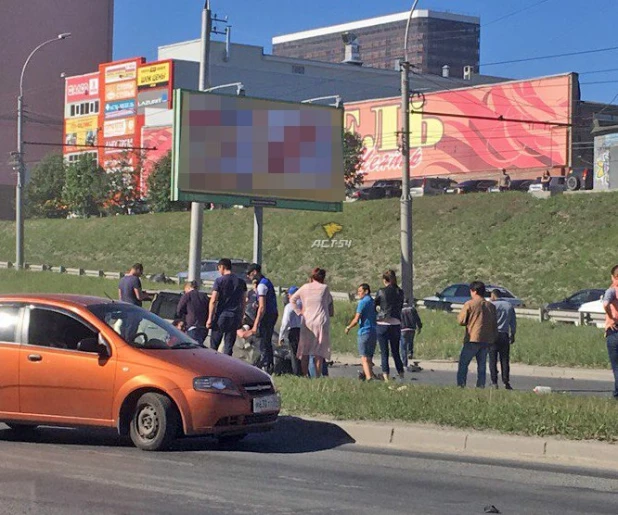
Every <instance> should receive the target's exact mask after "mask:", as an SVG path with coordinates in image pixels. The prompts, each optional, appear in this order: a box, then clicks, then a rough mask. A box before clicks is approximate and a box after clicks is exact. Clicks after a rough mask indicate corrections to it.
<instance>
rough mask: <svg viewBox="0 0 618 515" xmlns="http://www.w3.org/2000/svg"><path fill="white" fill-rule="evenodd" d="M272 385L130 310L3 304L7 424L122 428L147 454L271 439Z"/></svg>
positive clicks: (43, 302) (85, 303) (101, 302)
mask: <svg viewBox="0 0 618 515" xmlns="http://www.w3.org/2000/svg"><path fill="white" fill-rule="evenodd" d="M279 409H280V400H279V396H278V394H277V392H276V391H275V388H274V385H273V383H272V381H271V379H270V377H269V376H268V375H267V374H265V373H264V372H262V371H261V370H259V369H257V368H255V367H252V366H251V365H248V364H246V363H244V362H242V361H240V360H237V359H234V358H230V357H228V356H225V355H223V354H218V353H217V352H215V351H212V350H210V349H206V348H204V347H201V346H199V345H198V344H197V343H195V342H194V341H193V340H191V339H190V338H189V337H188V336H186V335H185V334H184V333H182V332H180V331H178V330H177V329H176V328H175V327H173V326H172V325H171V324H169V323H168V322H166V321H164V320H163V319H161V318H159V317H157V316H156V315H154V314H152V313H150V312H148V311H146V310H144V309H142V308H138V307H136V306H133V305H131V304H126V303H124V302H115V301H111V300H106V299H101V298H98V297H87V296H77V295H25V294H24V295H0V421H2V422H5V423H6V424H7V425H8V426H9V427H11V428H12V429H13V430H16V431H28V430H31V429H32V428H34V427H36V426H37V425H40V424H44V425H56V426H97V427H115V428H117V429H118V432H119V433H120V434H122V435H126V434H128V435H130V437H131V439H132V440H133V443H134V444H135V445H136V446H137V447H139V448H140V449H144V450H153V451H154V450H160V449H164V448H166V447H167V446H169V444H170V443H171V442H172V441H173V440H174V439H176V438H178V437H181V436H197V435H213V436H217V437H218V438H219V439H220V441H227V442H233V441H238V440H240V439H241V438H243V437H244V436H245V435H246V434H247V433H251V432H258V431H266V430H269V429H271V428H272V426H273V425H274V424H275V422H276V420H277V416H278V414H279Z"/></svg>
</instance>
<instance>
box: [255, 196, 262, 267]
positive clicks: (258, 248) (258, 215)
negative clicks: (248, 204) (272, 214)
mask: <svg viewBox="0 0 618 515" xmlns="http://www.w3.org/2000/svg"><path fill="white" fill-rule="evenodd" d="M263 237H264V208H263V207H262V206H254V208H253V262H254V263H259V264H260V265H261V264H262V257H263V254H262V248H263V247H262V242H263Z"/></svg>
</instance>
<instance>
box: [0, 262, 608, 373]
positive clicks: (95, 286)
mask: <svg viewBox="0 0 618 515" xmlns="http://www.w3.org/2000/svg"><path fill="white" fill-rule="evenodd" d="M164 287H165V288H166V289H167V288H178V286H174V285H165V286H164ZM144 288H148V289H161V288H162V285H161V284H156V283H148V282H146V281H144ZM19 292H30V293H44V292H54V293H82V294H87V295H97V296H99V297H106V296H108V295H109V296H111V297H112V298H116V297H117V295H118V292H117V282H116V281H113V280H110V279H97V278H90V277H75V276H70V275H64V274H63V275H60V274H55V273H51V272H39V273H37V272H16V271H12V270H0V293H19ZM146 307H148V305H146ZM354 309H355V305H354V304H352V303H346V302H337V303H336V305H335V317H334V319H333V322H332V328H331V336H332V340H333V351H334V352H339V353H349V354H356V353H357V350H356V330H353V331H352V332H351V333H350V334H349V335H346V334H345V333H344V328H345V326H346V325H347V324H348V322H349V321H350V319H351V318H352V317H353V315H354ZM420 315H421V317H422V319H423V332H422V334H421V335H420V336H419V337H417V339H416V342H415V348H416V356H417V357H418V358H419V359H453V360H457V358H458V357H459V351H460V350H461V341H462V337H463V329H462V328H461V327H459V326H458V325H457V322H456V319H455V315H453V314H449V313H443V312H434V311H421V312H420ZM604 343H605V342H604V341H603V333H602V331H600V330H599V329H597V328H596V327H574V326H570V325H553V324H550V323H543V324H541V323H539V322H535V321H534V320H520V321H519V322H518V332H517V342H516V343H515V345H513V347H512V350H511V352H512V354H511V361H513V362H519V363H526V364H529V365H547V366H565V367H570V366H574V367H592V368H608V367H609V363H608V359H607V350H606V347H605V344H604Z"/></svg>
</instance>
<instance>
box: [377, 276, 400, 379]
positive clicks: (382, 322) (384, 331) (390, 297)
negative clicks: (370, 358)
mask: <svg viewBox="0 0 618 515" xmlns="http://www.w3.org/2000/svg"><path fill="white" fill-rule="evenodd" d="M382 282H383V283H384V288H380V289H379V290H378V293H377V294H376V298H375V304H376V308H377V309H378V327H377V333H378V344H379V345H380V356H381V358H382V375H383V377H384V380H385V381H388V380H389V379H390V366H389V364H388V357H389V350H390V352H392V353H393V360H394V361H395V368H396V369H397V374H398V375H399V379H400V380H401V379H403V376H404V368H403V363H402V361H401V357H400V355H399V346H400V340H401V310H402V308H403V298H404V293H403V290H402V289H401V288H400V287H399V286H397V276H396V275H395V271H394V270H387V271H386V272H384V274H383V275H382Z"/></svg>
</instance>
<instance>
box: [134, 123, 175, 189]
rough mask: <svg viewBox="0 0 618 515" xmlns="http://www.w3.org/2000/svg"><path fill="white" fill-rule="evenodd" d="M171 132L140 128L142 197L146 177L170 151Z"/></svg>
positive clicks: (168, 128) (165, 128)
mask: <svg viewBox="0 0 618 515" xmlns="http://www.w3.org/2000/svg"><path fill="white" fill-rule="evenodd" d="M172 143H173V131H172V127H170V126H166V127H144V128H142V145H143V146H144V148H147V149H150V150H144V156H145V159H144V164H143V168H142V176H141V178H140V191H141V193H142V195H145V194H146V193H147V192H148V177H149V176H150V174H151V173H152V170H153V169H154V167H155V165H156V164H157V162H158V161H159V160H160V159H161V158H163V157H165V155H166V154H167V153H168V152H169V151H170V150H172Z"/></svg>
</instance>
